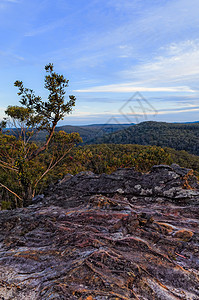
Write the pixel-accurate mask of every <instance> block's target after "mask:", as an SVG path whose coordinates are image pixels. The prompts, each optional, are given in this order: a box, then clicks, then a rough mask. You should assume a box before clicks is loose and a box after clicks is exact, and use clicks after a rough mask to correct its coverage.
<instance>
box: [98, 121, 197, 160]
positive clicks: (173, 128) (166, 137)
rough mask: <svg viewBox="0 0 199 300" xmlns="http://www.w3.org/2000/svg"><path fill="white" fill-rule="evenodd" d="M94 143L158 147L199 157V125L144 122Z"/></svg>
mask: <svg viewBox="0 0 199 300" xmlns="http://www.w3.org/2000/svg"><path fill="white" fill-rule="evenodd" d="M93 143H95V144H96V143H97V144H102V143H105V144H138V145H156V146H160V147H170V148H174V149H176V150H185V151H187V152H189V153H192V154H195V155H199V123H191V124H175V123H164V122H143V123H140V124H137V125H134V126H130V127H128V128H126V129H123V130H120V131H117V132H115V133H112V134H108V135H104V136H103V137H99V138H98V139H95V140H94V141H93Z"/></svg>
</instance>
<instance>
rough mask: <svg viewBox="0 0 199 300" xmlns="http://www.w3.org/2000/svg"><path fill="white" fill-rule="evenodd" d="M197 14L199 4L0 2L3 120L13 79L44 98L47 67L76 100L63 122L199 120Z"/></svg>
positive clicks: (172, 0) (13, 93)
mask: <svg viewBox="0 0 199 300" xmlns="http://www.w3.org/2000/svg"><path fill="white" fill-rule="evenodd" d="M198 15H199V1H198V0H189V1H187V0H87V1H83V0H73V1H72V0H56V1H53V0H43V1H42V0H34V1H30V0H0V40H1V43H0V82H1V84H0V118H2V117H3V112H4V110H5V108H6V107H7V106H8V105H17V104H18V97H17V90H16V88H15V87H14V86H13V83H14V81H15V80H22V81H23V82H24V85H25V86H26V87H29V88H32V89H34V90H35V92H36V94H39V95H41V96H43V97H45V96H46V92H45V90H44V89H43V83H44V76H45V71H44V66H45V65H46V64H47V63H49V62H52V63H54V66H55V70H56V71H57V72H58V73H62V74H64V75H65V76H66V78H68V79H69V89H68V93H69V94H73V95H75V96H76V98H77V103H76V107H75V110H74V112H73V114H72V115H70V116H67V117H66V118H65V120H64V121H63V123H64V124H71V125H82V124H92V123H106V122H117V123H127V122H132V123H135V122H141V121H146V120H155V121H168V122H174V121H179V122H183V121H186V122H188V121H189V122H190V121H196V120H199V18H198ZM136 92H140V93H141V94H136V95H135V97H133V95H134V94H135V93H136ZM129 99H131V100H130V101H128V100H129ZM123 107H124V109H121V108H123ZM63 123H60V125H62V124H63Z"/></svg>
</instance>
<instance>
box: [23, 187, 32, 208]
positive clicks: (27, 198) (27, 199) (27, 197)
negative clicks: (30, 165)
mask: <svg viewBox="0 0 199 300" xmlns="http://www.w3.org/2000/svg"><path fill="white" fill-rule="evenodd" d="M31 204H32V186H31V184H27V185H25V186H24V195H23V206H24V207H26V206H28V205H31Z"/></svg>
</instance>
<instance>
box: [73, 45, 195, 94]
mask: <svg viewBox="0 0 199 300" xmlns="http://www.w3.org/2000/svg"><path fill="white" fill-rule="evenodd" d="M118 75H119V76H120V78H121V79H122V80H123V82H122V83H120V84H111V85H110V84H109V85H104V86H94V87H90V88H87V89H81V90H77V91H78V92H136V91H139V92H196V91H197V85H198V83H199V40H186V41H183V42H181V43H172V44H170V45H167V46H166V47H164V48H163V47H161V48H160V49H159V55H158V56H156V57H154V58H153V59H152V60H151V61H149V62H145V63H142V64H139V65H137V66H134V67H131V68H130V69H127V70H124V71H122V72H120V73H119V74H118ZM125 81H126V82H125Z"/></svg>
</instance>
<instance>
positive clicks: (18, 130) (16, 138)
mask: <svg viewBox="0 0 199 300" xmlns="http://www.w3.org/2000/svg"><path fill="white" fill-rule="evenodd" d="M53 69H54V68H53V64H48V65H46V66H45V70H46V72H47V75H46V76H45V85H44V87H45V88H46V89H47V90H48V91H49V95H48V100H47V101H43V100H42V98H41V97H39V96H36V95H35V93H34V91H33V90H31V89H28V88H24V85H23V82H22V81H16V82H15V84H14V85H15V86H16V87H18V88H19V92H18V95H19V96H20V97H21V100H20V101H19V102H20V104H21V106H8V108H7V110H6V111H5V113H6V115H7V118H6V119H5V120H4V121H2V122H1V123H0V128H1V129H0V167H1V168H2V171H3V172H7V173H8V176H11V174H13V175H12V176H13V179H17V181H18V185H19V186H20V188H21V195H19V194H18V193H17V192H15V191H12V190H11V189H10V188H9V187H8V186H6V185H5V184H4V183H2V182H0V186H1V187H3V188H4V189H7V191H9V192H10V193H12V194H13V195H14V197H15V198H16V197H17V198H18V200H20V201H19V202H20V203H21V205H24V206H27V205H29V204H30V203H31V202H32V197H33V196H34V194H35V189H36V187H37V185H38V183H39V181H40V180H41V179H43V177H44V176H45V175H46V174H47V173H48V172H49V171H50V170H52V169H53V168H54V167H56V165H57V164H58V163H59V162H60V161H61V160H62V159H63V158H64V157H65V156H66V154H67V153H68V152H69V151H70V150H71V149H72V147H74V145H75V143H78V142H80V141H81V138H80V136H79V134H77V133H72V134H66V133H65V132H58V133H55V127H56V125H57V124H58V122H59V121H60V120H62V119H63V118H64V116H65V114H69V113H71V112H72V109H73V107H74V106H75V100H76V98H75V97H74V96H69V101H68V102H67V103H65V93H66V91H65V88H66V87H68V80H66V79H65V78H64V76H63V75H59V74H57V73H55V72H54V70H53ZM6 123H7V124H9V127H10V128H11V131H12V135H10V134H8V133H7V134H4V133H3V130H2V129H3V128H5V126H6ZM42 130H44V131H46V132H47V137H46V140H45V142H44V143H42V144H41V143H40V144H39V145H38V144H36V143H35V142H32V140H33V137H35V135H37V134H38V133H39V132H40V131H42ZM49 149H50V150H51V151H49ZM47 150H48V156H47V157H48V159H46V161H45V170H44V165H42V168H40V166H39V163H40V162H39V158H40V157H41V156H42V154H43V153H44V152H45V151H47ZM47 161H49V163H48V164H47ZM35 170H36V172H35ZM35 173H36V174H35Z"/></svg>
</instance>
